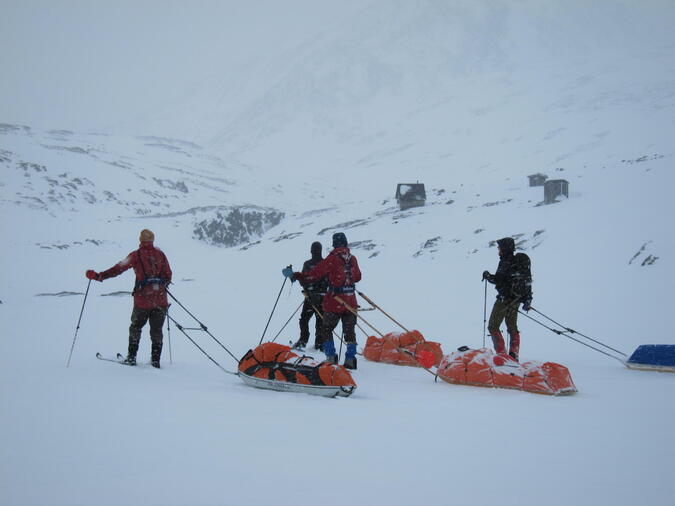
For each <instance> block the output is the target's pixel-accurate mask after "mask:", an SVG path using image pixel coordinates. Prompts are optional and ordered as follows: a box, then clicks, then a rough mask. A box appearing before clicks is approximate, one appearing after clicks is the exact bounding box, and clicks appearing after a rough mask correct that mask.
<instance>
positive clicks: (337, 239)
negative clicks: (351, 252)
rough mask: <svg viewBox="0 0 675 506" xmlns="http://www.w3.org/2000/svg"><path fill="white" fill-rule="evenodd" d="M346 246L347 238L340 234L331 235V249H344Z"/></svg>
mask: <svg viewBox="0 0 675 506" xmlns="http://www.w3.org/2000/svg"><path fill="white" fill-rule="evenodd" d="M347 244H348V243H347V236H346V235H344V234H343V233H342V232H337V233H335V234H333V248H346V247H347Z"/></svg>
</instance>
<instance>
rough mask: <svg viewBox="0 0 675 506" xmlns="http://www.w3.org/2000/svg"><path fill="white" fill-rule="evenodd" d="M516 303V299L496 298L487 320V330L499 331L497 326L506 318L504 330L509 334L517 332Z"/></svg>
mask: <svg viewBox="0 0 675 506" xmlns="http://www.w3.org/2000/svg"><path fill="white" fill-rule="evenodd" d="M518 304H519V303H518V300H517V299H516V300H512V301H504V300H501V299H497V300H496V301H495V305H494V306H492V312H491V313H490V321H489V322H488V330H489V331H490V333H491V334H492V332H499V327H500V326H501V324H502V322H503V321H504V320H506V330H507V331H508V333H509V334H517V333H518Z"/></svg>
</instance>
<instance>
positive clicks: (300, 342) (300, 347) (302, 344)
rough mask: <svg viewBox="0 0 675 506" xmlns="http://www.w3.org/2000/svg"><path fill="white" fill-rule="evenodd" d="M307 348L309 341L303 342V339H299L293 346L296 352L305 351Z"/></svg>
mask: <svg viewBox="0 0 675 506" xmlns="http://www.w3.org/2000/svg"><path fill="white" fill-rule="evenodd" d="M305 346H307V341H303V340H302V338H300V339H298V340H297V341H295V344H294V345H293V346H291V348H293V349H294V350H302V351H304V350H305Z"/></svg>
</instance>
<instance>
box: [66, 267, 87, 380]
mask: <svg viewBox="0 0 675 506" xmlns="http://www.w3.org/2000/svg"><path fill="white" fill-rule="evenodd" d="M89 286H91V279H90V280H89V282H88V283H87V290H86V291H85V292H84V300H83V301H82V309H80V317H79V318H78V319H77V327H75V337H73V344H71V345H70V354H69V355H68V362H67V363H66V367H70V359H71V357H72V356H73V349H75V340H76V339H77V332H78V331H79V330H80V322H81V321H82V313H84V305H85V303H86V302H87V295H89Z"/></svg>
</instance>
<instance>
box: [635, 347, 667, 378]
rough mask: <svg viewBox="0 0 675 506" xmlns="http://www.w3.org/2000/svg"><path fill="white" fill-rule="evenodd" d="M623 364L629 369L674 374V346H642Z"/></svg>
mask: <svg viewBox="0 0 675 506" xmlns="http://www.w3.org/2000/svg"><path fill="white" fill-rule="evenodd" d="M625 363H626V367H628V368H629V369H638V370H641V371H661V372H675V345H673V344H642V345H640V346H638V347H637V349H636V350H635V351H634V352H633V354H632V355H631V356H630V358H629V359H628V360H626V362H625Z"/></svg>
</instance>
